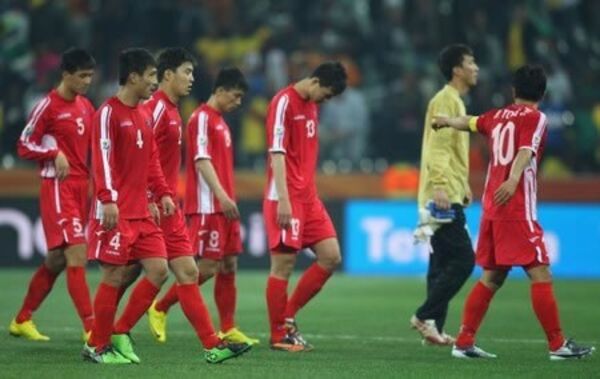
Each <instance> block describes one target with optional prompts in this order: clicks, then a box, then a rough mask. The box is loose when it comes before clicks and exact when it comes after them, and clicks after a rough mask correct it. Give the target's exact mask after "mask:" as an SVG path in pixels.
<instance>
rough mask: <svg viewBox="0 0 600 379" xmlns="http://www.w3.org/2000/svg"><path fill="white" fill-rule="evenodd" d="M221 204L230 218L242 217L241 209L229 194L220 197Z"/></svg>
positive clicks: (226, 215)
mask: <svg viewBox="0 0 600 379" xmlns="http://www.w3.org/2000/svg"><path fill="white" fill-rule="evenodd" d="M219 204H221V210H222V211H223V214H224V215H225V218H227V219H228V220H236V219H238V218H240V211H239V210H238V207H237V204H236V203H235V201H233V200H232V199H231V198H230V197H229V196H227V195H223V196H221V197H220V198H219Z"/></svg>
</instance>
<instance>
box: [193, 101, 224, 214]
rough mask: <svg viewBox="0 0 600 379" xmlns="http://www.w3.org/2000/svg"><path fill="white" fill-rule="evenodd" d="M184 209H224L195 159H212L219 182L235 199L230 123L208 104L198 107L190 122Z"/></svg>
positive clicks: (202, 211) (202, 210)
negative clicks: (197, 166) (199, 171)
mask: <svg viewBox="0 0 600 379" xmlns="http://www.w3.org/2000/svg"><path fill="white" fill-rule="evenodd" d="M187 136H188V140H187V146H188V148H187V154H186V155H187V159H186V164H187V168H186V175H187V183H186V191H185V213H186V214H195V213H217V212H222V210H221V204H220V203H219V201H218V200H217V198H216V196H215V194H214V193H213V191H212V190H211V189H210V187H209V186H208V183H207V182H206V181H205V180H204V179H203V178H202V175H200V174H198V172H197V171H196V164H195V163H196V161H197V160H199V159H210V160H211V163H212V165H213V167H214V168H215V172H216V173H217V177H218V178H219V182H220V183H221V186H223V189H224V190H225V192H226V193H227V195H228V196H229V197H230V198H232V199H234V200H235V191H234V189H233V185H234V183H233V145H232V141H231V133H230V131H229V127H228V126H227V123H225V120H223V117H222V116H221V113H219V112H218V111H217V110H215V109H214V108H212V107H210V106H209V105H207V104H202V105H201V106H200V107H198V108H196V110H195V111H194V113H192V116H191V117H190V119H189V121H188V125H187Z"/></svg>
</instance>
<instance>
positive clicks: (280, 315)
mask: <svg viewBox="0 0 600 379" xmlns="http://www.w3.org/2000/svg"><path fill="white" fill-rule="evenodd" d="M287 285H288V281H287V280H285V279H279V278H276V277H274V276H269V279H268V280H267V292H266V295H267V308H268V309H269V322H270V324H271V342H277V341H279V340H280V339H282V338H283V337H284V336H285V329H284V328H283V324H284V321H285V320H284V319H285V316H284V313H285V308H286V305H287Z"/></svg>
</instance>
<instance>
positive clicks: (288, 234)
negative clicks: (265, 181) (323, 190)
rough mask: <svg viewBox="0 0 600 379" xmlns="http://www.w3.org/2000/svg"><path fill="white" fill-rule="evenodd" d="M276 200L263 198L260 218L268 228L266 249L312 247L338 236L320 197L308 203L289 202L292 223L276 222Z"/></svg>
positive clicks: (297, 249) (278, 249)
mask: <svg viewBox="0 0 600 379" xmlns="http://www.w3.org/2000/svg"><path fill="white" fill-rule="evenodd" d="M277 204H278V202H277V201H273V200H265V201H263V217H264V218H265V226H266V228H267V237H268V240H269V250H271V252H273V251H281V250H290V249H291V250H296V251H299V250H300V249H302V248H305V247H309V246H312V245H314V244H316V243H317V242H320V241H323V240H324V239H327V238H335V237H337V235H336V233H335V228H334V227H333V222H331V217H329V213H327V209H325V206H323V203H322V202H321V200H320V199H315V200H314V201H311V202H309V203H304V202H300V201H292V220H291V225H290V226H289V227H287V228H286V229H281V228H280V227H279V225H277Z"/></svg>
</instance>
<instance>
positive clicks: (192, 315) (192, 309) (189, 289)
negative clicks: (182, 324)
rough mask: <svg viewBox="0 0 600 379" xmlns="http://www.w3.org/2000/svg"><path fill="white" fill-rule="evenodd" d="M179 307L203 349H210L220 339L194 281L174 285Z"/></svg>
mask: <svg viewBox="0 0 600 379" xmlns="http://www.w3.org/2000/svg"><path fill="white" fill-rule="evenodd" d="M175 287H176V289H177V295H178V296H179V302H180V304H181V309H182V310H183V313H184V314H185V317H187V319H188V320H189V322H190V324H192V326H193V327H194V330H195V331H196V334H197V335H198V338H200V341H202V345H203V346H204V348H205V349H212V348H213V347H215V346H217V345H218V344H219V343H220V342H221V340H220V339H219V338H218V337H217V334H216V333H215V328H214V327H213V324H212V321H211V319H210V314H209V313H208V309H207V308H206V305H205V304H204V301H203V300H202V295H201V294H200V289H199V288H198V285H197V284H196V283H192V284H179V285H175Z"/></svg>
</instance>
